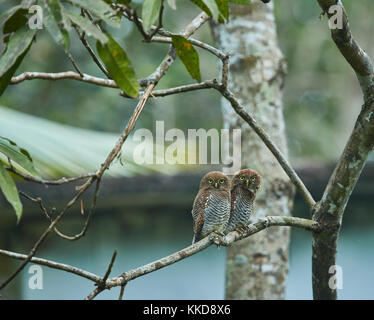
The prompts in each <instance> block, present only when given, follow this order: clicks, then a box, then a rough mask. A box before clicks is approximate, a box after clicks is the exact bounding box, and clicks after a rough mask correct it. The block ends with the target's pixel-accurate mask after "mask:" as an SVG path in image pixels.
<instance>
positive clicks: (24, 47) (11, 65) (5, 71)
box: [0, 27, 36, 96]
mask: <svg viewBox="0 0 374 320" xmlns="http://www.w3.org/2000/svg"><path fill="white" fill-rule="evenodd" d="M35 33H36V30H33V29H29V28H27V27H23V28H21V29H19V30H18V31H17V32H16V33H14V35H13V36H12V37H11V38H10V40H9V43H8V47H7V49H6V51H5V52H4V53H3V55H2V56H1V57H0V96H1V95H2V94H3V92H4V90H5V89H6V87H7V86H8V84H9V81H10V79H11V78H12V76H13V74H14V73H15V72H16V70H17V68H18V67H19V65H20V64H21V62H22V60H23V58H24V56H25V55H26V53H27V51H28V49H29V48H30V46H31V44H32V39H33V38H34V35H35Z"/></svg>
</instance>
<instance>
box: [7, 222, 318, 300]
mask: <svg viewBox="0 0 374 320" xmlns="http://www.w3.org/2000/svg"><path fill="white" fill-rule="evenodd" d="M273 226H290V227H298V228H302V229H305V230H307V231H314V232H319V225H318V223H317V222H315V221H312V220H308V219H302V218H295V217H283V216H268V217H265V218H259V219H257V220H255V221H254V222H253V223H251V224H249V225H248V226H247V227H246V228H245V229H244V232H242V233H239V232H237V231H232V232H230V233H228V234H227V235H226V236H224V237H222V238H221V239H219V240H218V242H219V244H221V245H224V246H228V245H231V244H232V243H234V242H236V241H239V240H242V239H244V238H247V237H249V236H251V235H253V234H255V233H257V232H260V231H261V230H264V229H267V228H270V227H273ZM216 237H217V235H216V234H215V233H211V234H210V235H209V236H207V237H205V238H204V239H202V240H200V241H199V242H197V243H195V244H193V245H190V246H188V247H186V248H184V249H182V250H180V251H177V252H175V253H173V254H171V255H169V256H166V257H163V258H161V259H158V260H156V261H154V262H151V263H148V264H146V265H144V266H140V267H138V268H135V269H132V270H129V271H126V272H124V273H123V274H122V275H120V276H119V277H114V278H109V279H108V277H109V274H110V271H111V268H112V266H113V263H114V260H115V257H116V251H115V252H114V254H113V256H112V259H111V262H110V263H109V266H108V269H107V271H106V273H105V276H104V277H100V276H98V275H95V274H93V273H91V272H88V271H85V270H82V269H79V268H77V267H74V266H70V265H67V264H63V263H58V262H55V261H51V260H47V259H42V258H37V257H31V258H29V257H28V256H27V255H24V254H19V253H15V252H11V251H7V250H1V249H0V255H2V256H6V257H10V258H13V259H17V260H23V262H25V261H26V260H28V259H29V260H30V261H31V262H33V263H36V264H40V265H44V266H46V267H49V268H52V269H58V270H62V271H65V272H69V273H73V274H75V275H77V276H80V277H83V278H86V279H88V280H91V281H93V282H95V283H96V284H97V285H98V287H97V288H95V289H94V290H93V291H92V292H91V293H90V294H89V295H88V296H87V298H86V299H88V300H91V299H93V298H94V297H96V296H97V295H98V294H99V293H100V292H102V291H103V290H106V289H111V288H113V287H117V286H121V287H122V288H123V287H124V286H125V285H126V284H127V283H128V282H129V281H130V280H134V279H136V278H138V277H141V276H143V275H146V274H149V273H151V272H154V271H156V270H159V269H162V268H164V267H167V266H169V265H171V264H174V263H176V262H178V261H181V260H183V259H185V258H187V257H190V256H192V255H194V254H196V253H198V252H200V251H202V250H204V249H206V248H208V247H209V246H210V245H212V244H213V243H215V242H216ZM121 290H122V289H121ZM122 295H123V293H122Z"/></svg>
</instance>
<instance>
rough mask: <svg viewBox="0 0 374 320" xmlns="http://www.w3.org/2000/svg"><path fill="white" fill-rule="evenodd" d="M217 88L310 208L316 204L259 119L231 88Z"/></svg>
mask: <svg viewBox="0 0 374 320" xmlns="http://www.w3.org/2000/svg"><path fill="white" fill-rule="evenodd" d="M215 88H216V89H217V90H218V91H219V92H221V94H222V96H223V97H225V98H226V99H227V100H228V101H229V102H230V104H231V106H232V107H233V108H234V110H235V112H236V113H237V114H238V115H239V116H240V117H241V118H242V119H243V120H244V121H245V122H247V123H248V125H249V126H250V127H251V128H252V129H253V130H254V131H255V132H256V133H257V135H258V136H259V137H260V138H261V140H262V141H263V142H264V143H265V145H266V146H267V147H268V149H269V150H270V151H271V153H272V154H273V155H274V157H275V158H276V159H277V160H278V162H279V164H280V165H281V167H282V168H283V170H284V171H285V172H286V174H287V175H288V177H289V178H290V180H291V181H292V183H293V184H294V185H295V186H296V187H297V189H298V190H299V192H300V194H301V195H302V197H303V198H304V200H305V202H306V203H307V204H308V206H309V207H310V208H313V206H314V205H315V204H316V202H315V201H314V199H313V197H312V195H311V194H310V192H309V190H308V189H307V187H306V186H305V185H304V183H303V182H302V180H301V179H300V177H299V176H298V174H297V173H296V171H295V170H294V169H293V168H292V167H291V165H290V164H289V162H288V160H287V159H286V157H285V156H284V155H283V154H282V152H281V151H280V150H279V148H278V147H277V146H276V145H275V144H274V142H273V141H272V140H271V138H270V136H269V135H268V133H267V132H266V131H265V130H264V129H263V128H262V127H261V126H260V125H259V124H258V123H257V121H256V120H255V119H254V118H253V117H252V116H251V115H250V114H249V113H248V112H246V111H245V108H244V107H243V106H242V105H241V104H240V102H239V101H238V100H237V99H236V98H235V96H234V95H233V94H232V92H231V91H230V90H228V89H227V88H224V87H222V86H215Z"/></svg>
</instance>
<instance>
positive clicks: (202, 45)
mask: <svg viewBox="0 0 374 320" xmlns="http://www.w3.org/2000/svg"><path fill="white" fill-rule="evenodd" d="M167 34H169V35H168V36H166V37H153V38H152V40H151V41H152V42H160V43H172V42H173V41H172V40H171V38H170V37H171V36H172V35H173V33H167ZM188 41H189V42H191V43H192V44H193V45H194V46H197V47H200V48H202V49H204V50H206V51H208V52H210V53H212V54H214V55H215V56H216V57H217V58H219V59H221V60H223V59H225V58H226V54H224V53H223V52H222V51H220V50H218V49H217V48H214V47H212V46H211V45H209V44H206V43H204V42H202V41H199V40H196V39H192V38H189V39H188Z"/></svg>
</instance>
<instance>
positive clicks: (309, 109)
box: [0, 0, 374, 299]
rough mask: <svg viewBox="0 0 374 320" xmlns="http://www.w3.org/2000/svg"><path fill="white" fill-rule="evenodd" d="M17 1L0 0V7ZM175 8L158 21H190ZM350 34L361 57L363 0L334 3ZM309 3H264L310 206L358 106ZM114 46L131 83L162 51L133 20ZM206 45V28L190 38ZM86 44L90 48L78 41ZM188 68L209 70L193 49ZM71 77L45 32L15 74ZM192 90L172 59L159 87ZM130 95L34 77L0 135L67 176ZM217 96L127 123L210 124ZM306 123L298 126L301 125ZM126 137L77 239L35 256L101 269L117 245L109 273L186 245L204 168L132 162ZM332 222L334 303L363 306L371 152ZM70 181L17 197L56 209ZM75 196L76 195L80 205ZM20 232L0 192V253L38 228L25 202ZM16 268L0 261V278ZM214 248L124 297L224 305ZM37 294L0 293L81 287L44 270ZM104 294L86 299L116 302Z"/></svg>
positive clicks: (366, 23) (294, 270) (154, 107)
mask: <svg viewBox="0 0 374 320" xmlns="http://www.w3.org/2000/svg"><path fill="white" fill-rule="evenodd" d="M17 3H18V1H5V2H2V3H1V1H0V12H2V11H3V10H5V9H6V8H8V7H10V6H11V5H15V4H17ZM176 3H177V12H176V13H174V12H173V11H172V10H171V9H170V8H169V7H168V6H166V8H165V9H166V10H165V21H164V27H165V28H166V29H167V30H173V31H177V30H181V29H182V28H183V26H185V25H186V24H187V23H188V22H190V21H191V20H192V19H193V18H194V17H195V16H196V15H197V14H198V12H199V11H198V10H197V9H196V7H195V6H194V5H192V4H191V3H190V2H189V1H181V0H177V1H176ZM344 5H345V7H346V10H347V12H348V15H349V18H350V25H351V28H352V31H353V33H354V35H355V37H356V39H357V41H358V42H359V43H360V44H361V46H362V47H363V48H364V49H365V51H366V52H367V53H368V54H369V55H371V56H372V57H374V41H373V37H372V30H373V29H374V20H373V19H372V18H371V14H370V13H371V12H373V11H374V2H373V1H371V0H360V1H353V0H345V1H344ZM320 13H321V10H320V8H319V6H318V4H317V2H316V1H306V0H304V1H295V0H283V1H281V2H280V1H275V15H276V20H277V25H278V35H279V45H280V47H281V49H282V51H283V54H284V56H285V58H286V61H287V63H288V75H287V78H286V85H285V92H284V113H285V119H286V127H287V138H288V145H289V149H290V155H291V162H292V163H293V164H294V166H295V167H296V169H297V171H298V172H299V173H300V175H301V177H302V179H304V180H305V183H306V185H307V186H308V187H310V189H311V190H312V193H313V195H314V196H315V198H317V199H319V197H320V196H321V194H322V192H323V187H324V186H325V184H326V182H327V180H328V178H329V176H330V174H331V172H332V169H333V167H334V163H335V162H336V161H337V159H338V157H339V155H340V153H341V152H342V149H343V147H344V144H345V142H346V140H347V138H348V136H349V134H350V132H351V130H352V128H353V124H354V121H355V119H356V117H357V114H358V112H359V110H360V106H361V105H362V103H363V102H362V97H361V93H360V88H359V85H358V82H357V80H356V78H355V75H354V73H353V71H352V70H351V68H350V66H349V65H348V64H347V63H346V62H345V61H344V59H343V57H342V56H341V55H340V54H339V53H338V50H337V49H336V47H335V46H334V44H333V43H332V41H331V39H330V35H329V32H328V29H327V22H326V19H323V20H322V21H321V20H320V19H319V15H320ZM113 31H114V35H115V38H116V40H117V41H118V42H119V43H120V44H121V45H122V46H123V47H124V48H125V50H126V52H127V54H128V56H129V58H130V59H131V61H132V63H133V65H134V68H135V70H136V75H137V77H138V78H143V77H146V76H147V75H149V74H150V73H151V72H153V71H154V69H155V68H156V67H157V66H158V64H159V63H160V61H161V60H162V58H163V57H164V55H165V54H166V53H167V50H168V45H166V44H156V43H152V44H146V43H143V42H142V39H141V37H140V36H139V33H138V31H137V30H136V29H135V28H134V27H133V25H132V24H130V23H128V22H127V21H124V20H123V21H122V26H121V29H120V30H113ZM70 35H71V53H72V55H73V56H74V57H75V58H76V60H77V63H78V65H79V67H80V69H81V70H82V71H83V72H84V73H88V74H91V75H94V76H99V77H103V75H102V74H101V73H100V70H98V68H97V66H96V65H95V64H94V63H93V62H92V61H91V59H90V58H89V56H88V54H87V52H86V50H85V48H84V47H83V46H82V45H81V43H80V41H79V39H78V38H77V36H76V35H75V34H73V32H71V33H70ZM194 37H195V38H198V39H200V40H203V41H205V42H207V43H211V44H212V42H213V40H212V35H211V33H210V29H209V26H208V25H205V26H204V27H203V28H201V30H199V31H198V32H197V33H196V34H195V35H194ZM91 44H92V47H95V46H94V43H91ZM197 50H198V51H199V54H200V68H201V74H202V78H203V80H205V79H211V78H214V77H217V76H218V70H219V69H218V67H219V64H218V63H219V62H218V61H217V60H216V59H215V58H214V57H212V56H211V55H208V54H207V53H206V52H204V51H203V50H200V49H197ZM67 70H73V69H72V66H71V63H70V61H69V59H68V58H67V57H66V55H65V53H64V51H63V50H62V48H59V47H57V46H56V45H55V44H54V42H53V40H52V39H51V37H50V35H49V34H48V32H47V31H44V30H42V31H41V32H39V33H38V38H37V41H36V43H34V44H33V46H32V47H31V50H30V52H29V54H28V55H27V56H26V58H25V60H24V61H23V63H22V64H21V66H20V68H19V69H18V70H17V72H16V74H19V73H22V72H24V71H41V72H61V71H67ZM186 83H192V80H191V78H190V76H189V75H188V73H187V72H186V70H185V67H184V66H183V65H182V63H181V62H180V61H179V60H177V61H176V62H175V63H174V64H173V65H172V67H171V68H170V70H169V71H168V73H167V75H166V76H165V77H164V78H163V79H162V80H161V82H160V84H159V85H158V88H160V89H161V88H169V87H175V86H178V85H182V84H186ZM135 104H136V101H134V100H129V99H124V98H122V97H120V96H119V91H118V90H115V89H110V88H104V87H97V86H94V85H90V84H85V83H80V82H77V81H74V80H61V81H57V82H52V81H44V80H33V81H24V82H22V83H20V84H18V85H13V86H9V87H8V88H7V91H6V92H5V94H3V96H1V97H0V136H5V137H7V138H9V139H12V140H14V141H15V142H17V143H18V144H19V145H21V146H22V147H24V148H26V149H27V150H28V151H29V152H30V154H31V156H32V157H33V159H34V161H35V163H36V167H37V168H38V169H39V170H40V172H42V174H43V176H44V177H49V178H57V177H61V176H72V175H76V174H80V173H85V172H88V171H93V170H95V169H97V168H98V167H99V166H100V164H101V163H102V162H103V160H104V159H105V156H106V154H107V153H108V152H109V151H110V149H111V148H112V146H113V145H114V143H115V141H116V137H117V136H118V135H119V133H120V132H121V130H122V129H123V128H124V126H125V125H126V122H127V119H128V118H129V116H130V115H131V113H132V111H133V108H134V106H135ZM220 110H221V108H220V97H219V95H218V94H217V93H216V92H215V91H212V90H205V91H194V92H191V93H184V94H180V95H174V96H169V97H165V98H158V99H152V100H150V101H149V103H148V104H147V106H146V108H145V110H144V112H143V113H142V115H141V117H140V119H139V120H138V122H137V125H136V129H138V128H147V129H150V130H151V131H152V132H154V131H155V122H156V121H157V120H163V121H165V126H166V127H165V130H168V129H170V128H179V129H181V130H183V131H184V133H185V134H186V135H187V129H199V128H204V129H207V130H208V129H210V128H217V129H220V128H222V116H221V114H220ZM305 119H307V121H305ZM134 146H135V142H133V141H132V139H129V140H128V141H127V142H126V143H125V148H124V151H123V155H122V156H123V160H124V161H123V165H121V164H120V163H119V162H117V163H115V165H114V166H113V167H112V168H111V169H110V171H109V173H108V175H107V177H106V179H104V181H103V185H102V188H101V191H100V196H99V200H98V208H97V211H96V213H95V215H94V217H93V220H92V222H91V225H90V228H89V230H88V232H87V235H86V236H85V237H84V238H82V239H80V240H79V241H77V242H68V241H66V240H62V239H60V238H58V237H57V236H56V235H53V236H49V238H48V239H47V241H45V243H44V244H43V246H42V248H41V249H40V251H39V252H38V254H37V256H39V257H43V258H47V259H52V260H55V261H59V262H64V263H67V264H71V265H74V266H77V267H80V268H83V269H86V270H88V271H91V272H93V273H96V274H99V275H102V274H103V273H105V270H106V268H107V265H108V263H109V260H110V258H111V255H112V252H113V250H114V249H116V250H117V251H118V256H117V261H116V263H115V265H114V267H113V271H112V275H118V274H120V273H122V272H124V271H126V270H129V269H131V268H135V267H137V266H140V265H142V264H145V263H148V262H151V261H153V260H155V259H158V258H161V257H163V256H165V255H168V254H171V253H173V252H175V251H177V250H179V249H182V248H184V247H186V246H187V245H189V244H190V242H191V239H192V219H191V215H190V211H191V208H192V203H193V199H194V196H195V194H196V192H197V190H198V184H199V180H200V178H201V176H202V174H203V173H204V172H206V171H208V170H211V169H214V166H199V165H185V166H172V167H170V166H169V167H168V166H138V165H136V164H135V163H133V160H132V157H131V155H132V153H131V151H132V150H133V148H134ZM370 159H371V161H369V163H368V165H367V167H366V169H365V171H364V172H363V174H362V176H361V179H360V182H359V183H358V185H357V187H356V189H355V191H354V193H353V195H352V198H351V201H350V203H349V205H348V207H347V209H346V213H345V216H344V222H343V228H342V233H341V238H340V240H339V251H338V264H339V265H340V266H342V268H343V277H344V279H343V286H344V287H343V289H342V290H340V291H339V293H338V294H339V296H340V297H341V298H343V299H374V275H373V273H372V270H374V255H373V254H372V252H373V250H372V246H373V243H374V233H373V231H372V228H373V225H374V215H373V210H374V209H373V208H374V200H373V196H372V195H373V191H374V180H373V178H374V156H373V153H372V154H371V158H370ZM74 186H75V185H64V186H58V187H53V186H50V187H48V188H47V187H45V186H43V185H35V184H30V183H24V182H22V181H19V189H21V190H23V191H25V192H26V193H28V194H30V195H32V196H41V197H42V198H43V200H44V201H45V204H46V205H47V207H48V208H51V207H56V208H57V209H59V208H61V207H63V205H64V204H66V202H67V201H69V200H70V198H71V197H72V196H73V194H74V190H75V189H74ZM89 196H90V195H89V194H88V195H87V197H86V198H85V200H84V203H85V206H86V207H87V208H88V207H89V203H90V197H89ZM23 204H24V214H23V217H22V220H21V222H20V224H19V225H16V219H15V215H14V213H13V212H12V210H11V208H10V207H9V205H7V204H6V203H5V200H4V198H3V196H2V195H0V248H3V249H6V250H11V251H16V252H20V253H26V252H28V251H29V250H30V248H31V246H32V245H33V243H34V242H35V241H36V240H37V239H38V237H39V235H40V234H41V232H42V231H43V230H44V229H45V228H46V226H47V221H46V219H45V218H44V216H42V214H41V212H40V210H38V207H37V206H36V205H35V204H33V203H29V202H26V201H23ZM79 212H80V209H79V208H78V207H77V208H74V209H72V210H71V211H70V212H69V213H68V214H66V216H65V218H64V220H63V222H62V223H61V224H60V230H63V231H64V232H65V233H68V234H75V233H78V232H79V231H80V229H81V227H82V225H83V223H84V219H85V217H82V216H81V215H80V213H79ZM293 214H294V216H299V217H308V214H309V213H308V211H307V210H306V209H305V206H304V204H303V203H302V200H301V198H300V197H299V196H298V195H297V196H296V199H295V208H294V212H293ZM18 264H19V262H18V261H14V260H11V259H8V258H4V257H0V281H1V280H4V279H5V278H7V276H9V275H10V273H11V271H12V270H14V269H15V268H16V266H17V265H18ZM224 269H225V249H224V248H221V249H219V250H218V249H217V248H215V247H211V248H209V249H207V250H205V251H203V252H201V253H199V254H197V255H194V256H193V257H190V258H188V259H186V260H184V261H183V262H180V263H177V264H175V265H172V266H170V267H167V268H164V269H162V270H160V271H158V272H155V273H152V274H150V275H147V276H144V277H141V278H139V279H137V280H134V281H133V282H131V283H129V285H128V286H127V287H126V291H125V297H126V298H128V299H158V298H159V299H223V298H224V272H225V270H224ZM43 272H44V289H43V290H30V289H29V288H28V285H27V283H28V279H29V277H30V275H29V274H28V273H27V268H26V269H25V271H24V272H23V273H22V275H20V276H19V277H18V278H17V279H16V280H15V281H13V282H12V284H11V285H9V286H8V287H7V289H6V290H5V291H4V292H3V293H2V296H1V297H0V298H3V299H33V298H34V299H81V298H83V297H85V296H86V295H87V294H88V293H89V292H90V291H91V290H92V289H93V285H92V283H91V282H90V281H88V280H85V279H82V278H79V277H77V276H74V275H71V274H67V273H64V272H62V271H58V270H52V269H48V268H46V267H43ZM118 291H119V290H117V289H112V290H111V291H107V292H105V293H103V294H102V295H100V296H99V298H103V299H111V298H114V299H115V298H117V297H118ZM287 298H288V299H310V298H312V287H311V235H310V234H309V233H308V232H305V231H302V230H296V229H293V230H292V239H291V253H290V272H289V278H288V286H287Z"/></svg>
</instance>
